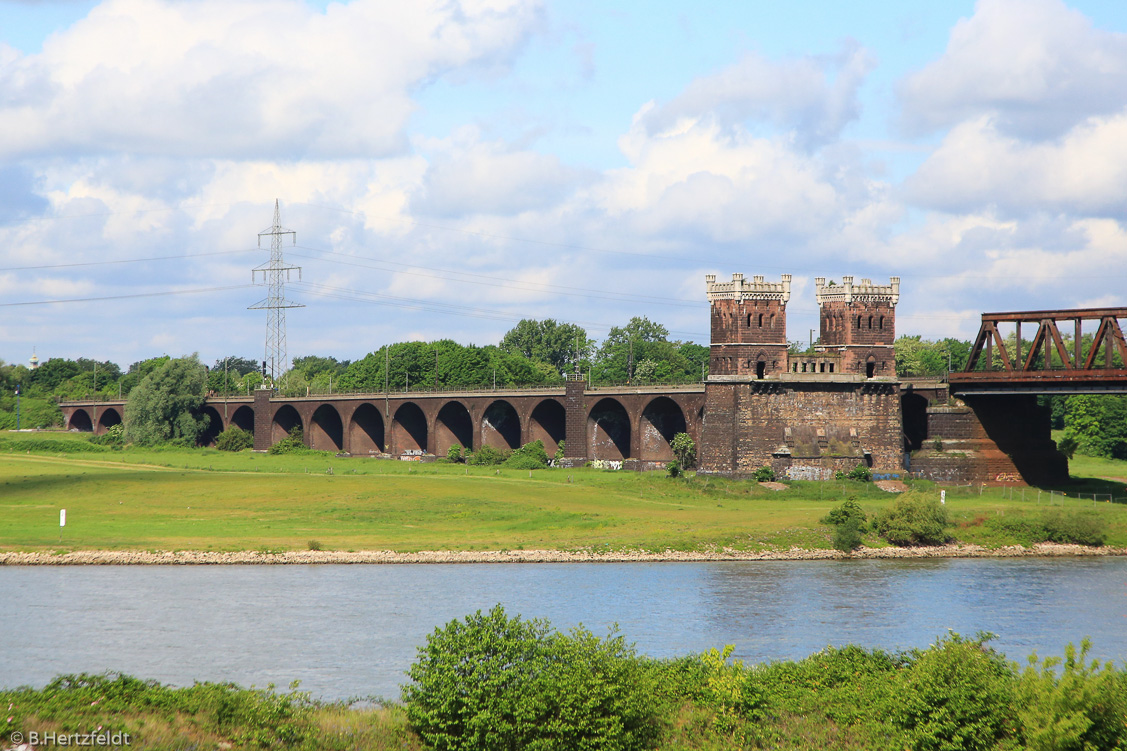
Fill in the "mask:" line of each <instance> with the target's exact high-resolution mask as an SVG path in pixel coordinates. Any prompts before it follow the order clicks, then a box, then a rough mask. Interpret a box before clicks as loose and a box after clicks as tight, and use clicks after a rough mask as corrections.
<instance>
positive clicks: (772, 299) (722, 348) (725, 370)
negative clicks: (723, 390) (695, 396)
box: [704, 274, 791, 378]
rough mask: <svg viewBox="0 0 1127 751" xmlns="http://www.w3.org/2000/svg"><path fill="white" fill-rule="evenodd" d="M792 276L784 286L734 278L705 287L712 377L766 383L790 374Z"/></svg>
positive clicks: (757, 278)
mask: <svg viewBox="0 0 1127 751" xmlns="http://www.w3.org/2000/svg"><path fill="white" fill-rule="evenodd" d="M790 280H791V275H790V274H783V277H782V281H779V282H766V281H764V280H763V277H762V276H754V277H752V279H751V281H750V282H749V281H747V280H746V279H744V275H743V274H732V281H730V282H717V281H716V275H715V274H708V275H707V276H705V278H704V281H705V284H707V287H708V302H709V303H710V305H711V306H712V347H711V353H710V357H709V366H708V373H709V375H713V376H732V375H741V376H753V377H756V378H766V377H767V376H769V375H772V374H777V373H784V372H786V370H787V301H788V300H790Z"/></svg>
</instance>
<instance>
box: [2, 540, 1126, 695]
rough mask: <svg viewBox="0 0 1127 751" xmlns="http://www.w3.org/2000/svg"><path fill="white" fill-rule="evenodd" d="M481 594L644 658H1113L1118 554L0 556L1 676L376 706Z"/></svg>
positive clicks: (1122, 607)
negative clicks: (851, 654)
mask: <svg viewBox="0 0 1127 751" xmlns="http://www.w3.org/2000/svg"><path fill="white" fill-rule="evenodd" d="M497 603H501V604H503V605H504V606H505V609H506V610H507V611H508V612H509V613H510V614H516V613H519V614H521V615H522V616H524V617H526V618H529V617H536V618H547V619H548V620H550V621H551V623H552V625H553V626H554V627H556V628H558V629H561V630H563V629H568V628H571V627H572V626H575V625H576V624H579V623H582V624H583V625H584V626H586V627H587V628H589V629H591V630H592V631H594V632H595V633H596V634H599V635H604V634H605V633H606V630H607V628H608V627H609V626H611V624H614V623H618V625H619V628H620V629H621V631H622V633H623V634H625V636H626V637H627V639H628V640H629V641H633V642H635V644H636V645H637V647H638V650H639V651H641V652H642V653H645V654H648V655H651V656H654V657H673V656H680V655H685V654H691V653H697V652H702V651H704V650H707V649H709V648H711V647H722V646H723V645H725V644H734V645H735V647H736V649H735V656H737V657H739V658H742V659H743V660H745V661H751V662H758V661H767V660H779V659H797V658H802V657H806V656H807V655H809V654H811V653H813V652H816V651H818V650H819V649H821V648H822V647H824V646H826V645H831V644H832V645H843V644H849V643H855V644H860V645H863V646H866V647H880V648H883V649H887V650H897V649H907V648H911V647H921V648H922V647H926V646H927V645H928V644H930V643H931V642H933V641H934V640H935V639H936V637H938V636H940V635H942V634H945V633H946V632H947V630H948V629H952V630H954V631H957V632H959V633H961V634H964V635H972V634H974V633H975V632H977V631H979V630H984V631H991V632H994V633H996V634H997V635H998V639H997V640H996V641H995V642H994V644H995V646H996V647H997V648H999V649H1000V650H1001V651H1003V652H1005V653H1006V654H1007V656H1009V657H1010V658H1011V659H1014V660H1019V661H1024V658H1025V657H1026V656H1027V655H1028V654H1029V653H1030V652H1032V651H1036V652H1038V653H1039V654H1041V655H1045V656H1047V655H1059V654H1061V653H1062V651H1063V649H1064V645H1065V644H1066V643H1067V642H1069V641H1071V642H1075V643H1079V641H1080V639H1082V638H1084V637H1086V636H1087V637H1091V639H1092V642H1093V655H1094V656H1096V657H1100V658H1102V659H1113V660H1116V661H1117V662H1120V663H1122V662H1123V661H1124V660H1127V558H1103V559H1085V558H1077V559H932V560H892V561H890V560H866V561H804V562H796V561H785V562H773V561H772V562H767V561H749V562H738V563H737V562H734V563H623V564H616V563H593V564H579V563H568V564H559V563H555V564H458V565H435V564H431V565H351V566H348V565H344V566H335V565H318V566H182V567H181V566H86V567H78V566H46V567H26V568H25V567H0V686H4V687H9V688H10V687H15V686H20V685H32V686H42V685H44V684H45V683H46V682H48V681H49V680H50V679H51V678H53V677H54V676H55V675H57V674H59V673H74V672H82V671H85V672H102V671H105V670H116V671H121V672H125V673H130V674H132V675H135V676H138V677H143V678H155V679H157V680H159V681H161V682H166V683H172V684H175V685H191V684H192V683H193V682H194V681H197V680H199V681H234V682H236V683H239V684H241V685H243V686H250V685H256V686H258V687H264V686H266V685H267V684H269V683H275V684H277V685H278V686H279V687H285V686H287V685H288V684H289V683H290V682H291V681H293V680H300V681H301V688H302V690H306V691H310V692H311V693H312V694H313V695H314V696H315V697H322V698H325V699H342V698H345V697H366V696H372V695H378V696H383V697H386V698H392V699H394V698H398V696H399V687H400V686H401V685H402V683H403V682H404V680H405V677H404V671H405V670H406V669H407V668H408V667H409V666H410V664H411V662H412V660H413V659H414V657H415V654H416V649H417V647H418V646H419V645H421V644H423V643H424V642H425V640H426V635H427V634H428V633H430V632H432V631H433V630H434V629H435V627H437V626H440V625H442V624H444V623H446V622H447V621H449V620H451V619H453V618H458V617H461V616H463V615H465V614H467V613H472V612H474V611H475V610H478V609H482V610H487V609H489V608H490V607H492V606H493V605H495V604H497Z"/></svg>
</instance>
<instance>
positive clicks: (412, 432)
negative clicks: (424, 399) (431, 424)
mask: <svg viewBox="0 0 1127 751" xmlns="http://www.w3.org/2000/svg"><path fill="white" fill-rule="evenodd" d="M391 446H392V452H393V453H399V454H401V455H402V454H403V452H404V451H423V452H425V451H426V450H427V418H426V415H425V414H423V410H422V408H421V407H419V405H418V404H415V403H414V402H406V403H405V404H403V405H401V406H400V407H399V409H397V410H395V417H394V418H393V419H392V421H391Z"/></svg>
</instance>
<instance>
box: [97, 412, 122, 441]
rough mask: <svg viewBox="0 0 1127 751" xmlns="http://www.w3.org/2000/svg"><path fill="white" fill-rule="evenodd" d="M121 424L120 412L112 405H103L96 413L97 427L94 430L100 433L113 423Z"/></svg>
mask: <svg viewBox="0 0 1127 751" xmlns="http://www.w3.org/2000/svg"><path fill="white" fill-rule="evenodd" d="M120 424H121V413H120V412H118V411H117V410H116V409H114V408H113V407H105V408H104V409H102V411H101V412H99V413H98V428H97V430H95V432H96V433H97V434H98V435H102V434H103V433H105V432H106V431H107V430H109V429H110V428H112V427H113V426H114V425H120Z"/></svg>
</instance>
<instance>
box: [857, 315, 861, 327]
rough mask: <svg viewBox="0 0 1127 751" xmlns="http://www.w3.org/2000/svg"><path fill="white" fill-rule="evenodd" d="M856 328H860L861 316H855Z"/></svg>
mask: <svg viewBox="0 0 1127 751" xmlns="http://www.w3.org/2000/svg"><path fill="white" fill-rule="evenodd" d="M857 328H861V316H857Z"/></svg>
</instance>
